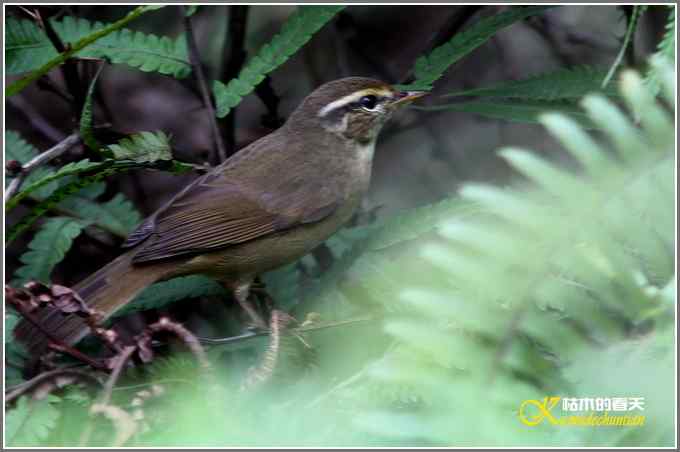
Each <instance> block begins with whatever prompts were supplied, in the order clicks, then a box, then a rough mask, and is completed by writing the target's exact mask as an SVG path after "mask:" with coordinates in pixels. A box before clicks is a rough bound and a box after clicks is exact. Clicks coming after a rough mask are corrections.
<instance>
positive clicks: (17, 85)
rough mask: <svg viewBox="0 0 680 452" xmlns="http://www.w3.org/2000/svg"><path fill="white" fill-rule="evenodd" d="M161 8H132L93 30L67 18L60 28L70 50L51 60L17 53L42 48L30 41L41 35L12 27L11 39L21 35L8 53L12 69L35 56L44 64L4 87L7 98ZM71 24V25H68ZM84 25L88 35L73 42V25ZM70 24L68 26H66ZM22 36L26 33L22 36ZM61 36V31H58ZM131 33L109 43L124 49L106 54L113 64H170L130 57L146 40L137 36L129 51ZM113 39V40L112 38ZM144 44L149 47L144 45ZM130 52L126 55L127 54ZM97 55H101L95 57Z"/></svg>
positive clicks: (23, 26) (151, 6) (23, 28)
mask: <svg viewBox="0 0 680 452" xmlns="http://www.w3.org/2000/svg"><path fill="white" fill-rule="evenodd" d="M156 9H158V7H156V6H153V5H145V6H138V7H137V8H135V9H133V10H132V11H130V12H129V13H128V14H127V15H126V16H125V17H123V18H122V19H120V20H118V21H116V22H114V23H111V24H108V25H105V26H103V27H100V28H96V29H94V30H93V29H92V28H91V27H90V26H89V23H84V22H83V23H77V22H76V19H73V18H70V19H65V20H64V21H63V22H62V26H63V28H61V31H62V32H64V33H65V35H63V36H61V37H62V39H64V41H65V42H67V43H69V44H70V45H69V48H68V50H66V51H64V52H62V53H60V54H58V55H54V56H52V57H48V58H47V61H45V59H44V58H43V59H41V55H35V56H33V55H29V56H26V55H25V54H23V53H17V52H22V51H23V50H26V49H31V48H33V47H40V44H39V42H38V41H31V39H34V38H37V37H38V36H39V35H36V34H34V33H23V31H25V28H26V27H29V25H26V24H23V25H21V26H16V25H14V26H13V31H14V33H12V34H10V35H9V36H8V37H11V38H13V39H14V38H15V37H16V35H20V37H19V39H18V41H17V42H18V45H17V46H16V47H14V48H11V50H13V52H11V53H10V54H8V59H10V58H9V57H12V58H13V59H14V62H13V63H11V64H12V67H14V68H20V69H22V70H24V69H25V67H26V66H27V65H28V64H30V63H27V61H28V62H30V61H32V60H33V57H35V58H36V59H37V60H38V61H41V62H42V61H44V63H42V64H41V65H40V66H39V67H37V68H35V69H33V70H32V72H30V73H29V74H27V75H25V76H23V77H21V78H20V79H18V80H16V81H15V82H13V83H11V84H10V85H8V86H7V87H6V88H5V95H6V96H13V95H15V94H17V93H18V92H20V91H21V90H23V89H24V88H26V87H27V86H28V85H29V84H31V83H32V82H34V81H35V80H38V79H39V78H40V77H42V76H43V75H45V74H47V73H48V72H49V71H50V70H51V69H52V68H55V67H57V66H59V65H60V64H63V63H64V62H65V61H66V60H68V59H69V58H71V57H73V56H75V55H80V54H79V52H80V51H82V50H83V49H86V48H87V47H89V46H91V45H93V44H94V43H96V42H97V41H99V40H101V39H102V38H104V37H106V36H109V35H110V34H111V33H114V32H116V31H118V30H120V29H121V28H123V27H124V26H126V25H127V24H128V23H130V22H131V21H133V20H135V19H136V18H138V17H139V16H141V15H142V14H144V13H146V12H147V11H153V10H156ZM69 21H70V22H69ZM57 24H58V22H55V28H60V27H59V25H57ZM81 24H82V26H83V28H87V33H84V34H83V35H74V36H73V38H74V39H72V40H71V39H69V37H70V35H69V34H68V33H70V32H74V33H75V32H76V31H77V28H76V29H75V30H73V29H71V27H72V26H80V25H81ZM66 25H68V26H66ZM22 33H23V34H22ZM57 33H58V31H57ZM131 34H132V32H128V33H127V34H126V33H125V31H122V32H121V33H120V35H123V36H124V39H122V40H121V41H120V42H118V41H117V42H115V43H111V41H108V42H109V43H110V46H109V49H111V48H113V47H115V45H117V44H120V45H121V46H122V51H121V52H112V53H111V54H110V55H105V56H106V57H107V58H110V59H111V61H115V62H119V61H125V62H126V63H127V64H130V65H136V66H138V67H139V68H140V69H141V70H149V67H150V66H153V67H154V68H157V69H158V70H161V69H160V67H161V66H162V65H165V64H168V63H167V62H164V63H162V64H161V65H159V64H158V62H157V59H155V58H151V57H149V58H148V60H144V59H143V58H140V57H138V56H137V55H136V54H134V52H132V53H133V54H134V56H132V57H130V56H129V55H130V53H131V48H132V49H139V47H138V45H139V43H140V42H142V41H144V37H143V36H142V37H141V38H138V37H137V35H134V40H135V44H133V45H131V48H126V47H125V45H126V44H128V43H129V41H130V40H131V38H132V37H131V36H130V35H131ZM110 39H113V38H109V40H110ZM111 44H112V45H111ZM144 44H147V43H146V42H144ZM148 44H149V47H151V48H154V44H153V43H148ZM159 46H160V47H164V48H167V47H168V45H167V43H165V42H163V43H161V44H159ZM29 51H30V50H29ZM126 52H127V53H126ZM95 55H99V54H96V53H95ZM150 55H151V54H147V56H150Z"/></svg>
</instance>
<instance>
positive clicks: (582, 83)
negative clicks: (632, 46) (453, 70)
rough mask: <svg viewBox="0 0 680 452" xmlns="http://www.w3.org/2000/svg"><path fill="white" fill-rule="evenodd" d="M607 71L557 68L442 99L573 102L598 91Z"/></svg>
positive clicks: (609, 93)
mask: <svg viewBox="0 0 680 452" xmlns="http://www.w3.org/2000/svg"><path fill="white" fill-rule="evenodd" d="M605 75H606V71H605V70H602V69H593V68H590V67H577V68H569V69H559V70H557V71H553V72H548V73H545V74H540V75H534V76H531V77H528V78H526V79H523V80H512V81H508V82H505V83H501V84H499V85H496V86H492V87H489V88H474V89H469V90H465V91H458V92H455V93H451V94H445V95H444V96H442V97H458V96H477V97H498V98H504V99H525V100H536V101H558V100H559V101H566V100H569V101H574V100H578V99H580V98H582V97H583V96H585V95H586V94H590V93H592V92H596V91H601V89H602V88H601V84H602V79H603V78H604V77H605ZM604 94H606V95H607V96H610V97H617V96H618V91H617V90H616V88H615V87H612V86H610V87H609V88H605V90H604Z"/></svg>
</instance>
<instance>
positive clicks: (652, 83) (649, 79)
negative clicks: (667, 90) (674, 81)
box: [645, 6, 676, 94]
mask: <svg viewBox="0 0 680 452" xmlns="http://www.w3.org/2000/svg"><path fill="white" fill-rule="evenodd" d="M669 8H670V14H669V15H668V21H667V22H666V33H665V34H664V35H663V38H661V42H659V46H658V47H657V50H656V53H655V54H654V55H656V56H657V58H658V59H667V60H668V61H673V62H674V61H675V8H676V7H675V6H669ZM659 78H660V73H659V70H658V66H655V65H651V66H650V68H649V70H648V71H647V76H646V78H645V82H646V83H647V85H648V86H649V87H650V89H651V90H652V92H653V93H654V94H658V92H659V87H660V85H661V82H660V81H659Z"/></svg>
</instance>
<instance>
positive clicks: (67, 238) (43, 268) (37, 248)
mask: <svg viewBox="0 0 680 452" xmlns="http://www.w3.org/2000/svg"><path fill="white" fill-rule="evenodd" d="M85 226H86V224H84V223H82V222H81V221H78V220H74V219H73V218H66V217H54V218H50V219H48V220H47V221H45V224H44V225H43V226H42V228H41V230H40V231H39V232H38V233H37V234H36V235H35V237H33V240H31V243H29V244H28V249H29V250H28V251H27V252H25V253H24V254H22V255H21V258H20V260H21V263H22V264H23V265H22V266H21V267H19V269H18V270H17V271H16V273H15V275H14V280H13V281H12V284H13V285H15V286H19V285H23V284H24V283H26V282H28V281H29V280H37V281H40V282H43V283H45V284H49V283H50V274H51V273H52V269H53V268H54V266H55V265H57V264H58V263H59V262H61V260H62V259H64V256H66V253H67V252H68V250H69V249H70V248H71V244H72V243H73V239H75V238H76V237H78V235H80V233H81V231H82V230H83V228H84V227H85Z"/></svg>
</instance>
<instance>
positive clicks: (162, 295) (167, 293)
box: [115, 275, 228, 316]
mask: <svg viewBox="0 0 680 452" xmlns="http://www.w3.org/2000/svg"><path fill="white" fill-rule="evenodd" d="M215 295H216V296H225V297H226V296H228V293H227V291H226V290H225V289H224V288H223V287H222V286H220V285H219V284H218V283H217V282H216V281H215V280H213V279H210V278H207V277H205V276H199V275H195V276H181V277H179V278H173V279H170V280H168V281H163V282H159V283H156V284H153V285H152V286H150V287H147V288H146V289H144V291H142V293H140V294H139V295H137V297H136V298H135V299H134V301H132V303H130V304H129V305H127V306H125V307H124V308H122V309H121V310H120V311H118V312H116V314H115V316H119V315H124V314H127V313H130V312H135V311H143V310H148V309H154V308H159V307H161V306H165V305H166V304H169V303H174V302H175V301H179V300H183V299H186V298H197V297H203V296H215Z"/></svg>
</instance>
